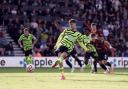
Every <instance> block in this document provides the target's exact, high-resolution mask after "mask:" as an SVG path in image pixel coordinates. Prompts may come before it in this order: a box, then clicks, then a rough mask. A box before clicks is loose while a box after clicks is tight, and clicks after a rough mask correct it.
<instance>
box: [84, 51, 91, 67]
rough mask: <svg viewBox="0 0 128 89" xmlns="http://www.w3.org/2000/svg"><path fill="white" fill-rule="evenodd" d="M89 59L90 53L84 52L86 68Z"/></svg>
mask: <svg viewBox="0 0 128 89" xmlns="http://www.w3.org/2000/svg"><path fill="white" fill-rule="evenodd" d="M90 57H91V55H90V53H89V52H86V53H85V55H84V63H85V65H86V66H87V65H88V62H89V59H90Z"/></svg>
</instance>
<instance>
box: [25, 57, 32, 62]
mask: <svg viewBox="0 0 128 89" xmlns="http://www.w3.org/2000/svg"><path fill="white" fill-rule="evenodd" d="M26 63H27V64H32V57H31V56H27V57H26Z"/></svg>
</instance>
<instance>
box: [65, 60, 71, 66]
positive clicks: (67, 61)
mask: <svg viewBox="0 0 128 89" xmlns="http://www.w3.org/2000/svg"><path fill="white" fill-rule="evenodd" d="M65 62H66V64H67V65H68V66H69V67H70V68H72V64H71V62H69V60H68V59H65Z"/></svg>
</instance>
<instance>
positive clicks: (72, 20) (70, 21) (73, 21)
mask: <svg viewBox="0 0 128 89" xmlns="http://www.w3.org/2000/svg"><path fill="white" fill-rule="evenodd" d="M68 23H69V24H70V23H76V20H75V19H70V20H69V21H68Z"/></svg>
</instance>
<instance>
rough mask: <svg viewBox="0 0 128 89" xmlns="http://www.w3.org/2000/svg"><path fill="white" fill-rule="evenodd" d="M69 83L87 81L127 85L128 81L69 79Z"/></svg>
mask: <svg viewBox="0 0 128 89" xmlns="http://www.w3.org/2000/svg"><path fill="white" fill-rule="evenodd" d="M67 80H69V81H85V82H89V81H90V82H123V83H126V82H128V81H123V80H120V81H113V80H77V79H67Z"/></svg>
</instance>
